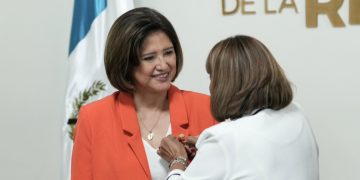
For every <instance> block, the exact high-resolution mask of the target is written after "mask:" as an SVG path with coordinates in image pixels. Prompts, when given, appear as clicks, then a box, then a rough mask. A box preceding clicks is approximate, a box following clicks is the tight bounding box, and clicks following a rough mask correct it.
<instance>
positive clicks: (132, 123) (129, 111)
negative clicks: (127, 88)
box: [118, 92, 151, 179]
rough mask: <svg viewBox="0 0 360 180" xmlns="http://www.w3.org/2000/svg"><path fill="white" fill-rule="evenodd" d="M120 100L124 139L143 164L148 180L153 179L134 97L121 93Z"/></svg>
mask: <svg viewBox="0 0 360 180" xmlns="http://www.w3.org/2000/svg"><path fill="white" fill-rule="evenodd" d="M118 98H119V99H118V101H119V102H120V103H119V108H118V114H120V119H121V122H122V126H123V133H124V137H125V139H127V142H128V144H129V146H130V148H131V150H132V151H133V153H134V154H135V156H136V158H137V159H138V161H139V163H140V164H141V166H142V168H143V170H144V172H145V174H146V175H147V177H148V179H151V175H150V169H149V165H148V161H147V158H146V154H145V149H144V145H143V141H142V137H141V133H140V128H139V124H138V121H137V115H136V111H135V104H134V101H133V97H132V95H130V94H127V93H123V92H120V95H119V96H118Z"/></svg>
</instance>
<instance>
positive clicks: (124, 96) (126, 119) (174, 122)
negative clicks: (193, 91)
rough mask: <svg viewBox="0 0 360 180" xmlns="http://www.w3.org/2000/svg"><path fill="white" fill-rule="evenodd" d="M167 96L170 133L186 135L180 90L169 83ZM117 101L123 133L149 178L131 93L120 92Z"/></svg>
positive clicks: (187, 120) (186, 116)
mask: <svg viewBox="0 0 360 180" xmlns="http://www.w3.org/2000/svg"><path fill="white" fill-rule="evenodd" d="M168 98H169V112H170V119H171V120H170V121H171V129H172V134H173V135H175V136H178V135H179V134H183V135H184V136H188V126H189V118H188V114H187V111H186V106H185V101H184V98H183V95H182V91H181V90H179V89H178V88H177V87H175V86H174V85H171V87H170V89H169V90H168ZM117 102H119V103H118V108H116V109H117V114H118V115H119V118H120V122H121V123H122V128H123V133H124V135H125V137H126V139H127V142H128V144H129V146H130V147H131V149H132V150H133V152H134V154H135V156H136V157H137V159H138V161H139V162H140V164H141V166H142V168H143V170H144V171H145V173H146V175H147V176H148V177H149V179H151V175H150V169H149V165H148V161H147V158H146V153H145V149H144V145H143V142H142V137H141V133H140V128H139V123H138V119H137V114H136V110H135V103H134V98H133V95H131V94H128V93H124V92H120V93H119V96H118V99H117Z"/></svg>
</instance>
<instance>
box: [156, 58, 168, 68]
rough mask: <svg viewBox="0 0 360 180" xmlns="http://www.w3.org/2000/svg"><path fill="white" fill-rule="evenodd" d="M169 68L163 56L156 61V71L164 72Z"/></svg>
mask: <svg viewBox="0 0 360 180" xmlns="http://www.w3.org/2000/svg"><path fill="white" fill-rule="evenodd" d="M166 67H167V63H166V59H165V57H163V56H159V57H158V58H157V61H156V69H157V70H164V69H165V68H166Z"/></svg>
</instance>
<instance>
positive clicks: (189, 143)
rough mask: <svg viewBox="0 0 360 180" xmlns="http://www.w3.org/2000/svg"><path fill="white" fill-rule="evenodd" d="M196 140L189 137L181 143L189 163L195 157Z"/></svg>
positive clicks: (196, 138) (195, 137)
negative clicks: (183, 145)
mask: <svg viewBox="0 0 360 180" xmlns="http://www.w3.org/2000/svg"><path fill="white" fill-rule="evenodd" d="M197 140H198V136H189V137H187V138H186V139H184V140H183V143H184V144H185V149H186V152H187V155H188V159H189V163H190V162H191V160H192V159H194V157H195V155H196V151H197V149H196V147H195V144H196V142H197Z"/></svg>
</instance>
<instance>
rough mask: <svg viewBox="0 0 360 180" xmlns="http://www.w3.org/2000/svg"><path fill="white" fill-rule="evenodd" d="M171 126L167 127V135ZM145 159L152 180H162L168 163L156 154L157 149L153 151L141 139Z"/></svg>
mask: <svg viewBox="0 0 360 180" xmlns="http://www.w3.org/2000/svg"><path fill="white" fill-rule="evenodd" d="M171 131H172V130H171V125H169V128H168V131H167V133H166V136H167V135H170V134H171ZM142 141H143V144H144V148H145V153H146V157H147V160H148V163H149V168H150V174H151V179H152V180H164V179H165V178H166V176H167V173H168V172H169V163H168V162H166V161H165V160H164V159H162V158H161V157H160V156H159V155H158V154H157V149H154V148H153V147H152V146H151V145H150V144H149V143H148V142H147V141H146V140H144V139H142Z"/></svg>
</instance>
